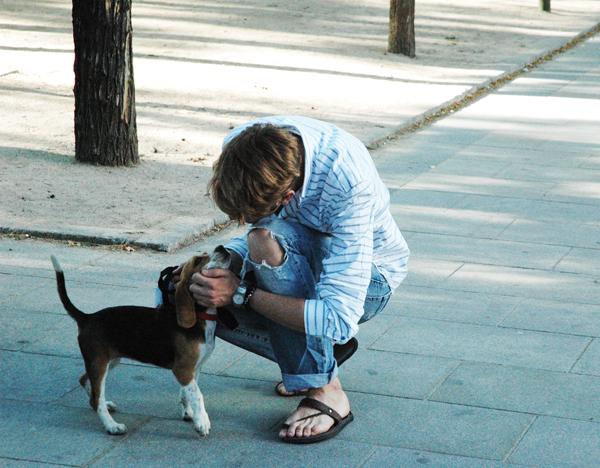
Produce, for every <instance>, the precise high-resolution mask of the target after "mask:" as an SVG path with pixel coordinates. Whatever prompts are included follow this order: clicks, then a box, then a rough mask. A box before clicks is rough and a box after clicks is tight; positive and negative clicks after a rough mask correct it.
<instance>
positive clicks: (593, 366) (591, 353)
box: [573, 339, 600, 376]
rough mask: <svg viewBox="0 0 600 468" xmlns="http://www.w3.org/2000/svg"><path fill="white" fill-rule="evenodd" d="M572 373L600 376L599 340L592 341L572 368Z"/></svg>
mask: <svg viewBox="0 0 600 468" xmlns="http://www.w3.org/2000/svg"><path fill="white" fill-rule="evenodd" d="M573 372H577V373H580V374H591V375H598V376H600V339H595V340H594V341H592V343H591V344H590V346H589V347H588V348H587V349H586V350H585V353H583V356H581V359H579V361H577V364H576V365H575V367H573Z"/></svg>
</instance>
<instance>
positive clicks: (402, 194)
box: [390, 186, 464, 208]
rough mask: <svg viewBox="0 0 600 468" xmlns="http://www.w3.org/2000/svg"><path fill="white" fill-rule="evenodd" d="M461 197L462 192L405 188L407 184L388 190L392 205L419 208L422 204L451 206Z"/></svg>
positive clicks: (438, 206)
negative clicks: (400, 187)
mask: <svg viewBox="0 0 600 468" xmlns="http://www.w3.org/2000/svg"><path fill="white" fill-rule="evenodd" d="M463 198H464V194H462V193H453V192H444V191H435V190H423V189H419V188H417V189H414V188H413V189H411V188H407V186H404V187H402V189H400V190H398V189H391V190H390V203H391V204H392V205H401V206H403V207H412V208H421V207H424V206H430V207H436V208H452V207H454V206H456V205H457V204H458V203H459V202H460V201H461V200H462V199H463Z"/></svg>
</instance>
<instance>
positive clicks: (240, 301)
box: [232, 292, 244, 306]
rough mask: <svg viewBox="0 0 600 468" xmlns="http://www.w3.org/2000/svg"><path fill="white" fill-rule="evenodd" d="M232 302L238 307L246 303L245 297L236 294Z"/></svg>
mask: <svg viewBox="0 0 600 468" xmlns="http://www.w3.org/2000/svg"><path fill="white" fill-rule="evenodd" d="M232 301H233V304H234V305H237V306H239V305H242V304H243V303H244V295H243V294H239V293H237V292H236V293H235V294H234V295H233V298H232Z"/></svg>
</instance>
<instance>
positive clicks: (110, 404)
mask: <svg viewBox="0 0 600 468" xmlns="http://www.w3.org/2000/svg"><path fill="white" fill-rule="evenodd" d="M106 407H107V408H108V411H110V412H111V413H114V412H116V411H117V405H116V404H115V402H113V401H107V402H106Z"/></svg>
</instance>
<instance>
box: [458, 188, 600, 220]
mask: <svg viewBox="0 0 600 468" xmlns="http://www.w3.org/2000/svg"><path fill="white" fill-rule="evenodd" d="M455 208H456V209H459V210H481V211H489V212H491V213H504V214H505V215H507V216H512V217H513V218H515V219H516V218H526V219H533V220H539V221H553V222H556V223H557V224H560V223H570V222H576V223H577V222H581V221H582V220H586V221H588V222H598V221H600V210H599V209H598V207H596V206H591V205H581V204H576V203H560V202H548V201H540V200H527V199H524V198H509V197H487V196H483V195H465V198H464V199H463V200H462V201H459V202H458V204H457V205H456V206H455Z"/></svg>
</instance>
